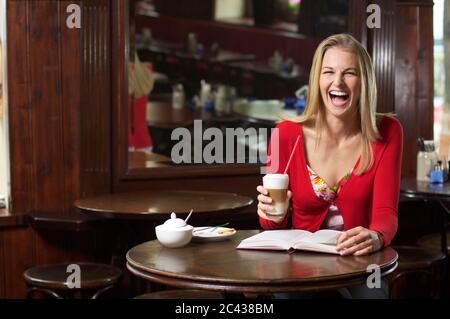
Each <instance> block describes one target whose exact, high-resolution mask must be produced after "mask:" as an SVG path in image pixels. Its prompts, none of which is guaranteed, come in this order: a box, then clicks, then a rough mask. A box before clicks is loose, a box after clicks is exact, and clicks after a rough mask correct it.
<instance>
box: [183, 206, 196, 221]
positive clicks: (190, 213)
mask: <svg viewBox="0 0 450 319" xmlns="http://www.w3.org/2000/svg"><path fill="white" fill-rule="evenodd" d="M193 211H194V209H191V211H190V212H189V215H188V217H186V219H185V220H184V222H185V223H186V224H187V221H188V219H189V217H191V215H192V212H193Z"/></svg>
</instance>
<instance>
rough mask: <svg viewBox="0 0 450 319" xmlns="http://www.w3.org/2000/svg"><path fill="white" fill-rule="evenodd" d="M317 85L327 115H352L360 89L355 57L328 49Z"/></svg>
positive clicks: (336, 49) (348, 53)
mask: <svg viewBox="0 0 450 319" xmlns="http://www.w3.org/2000/svg"><path fill="white" fill-rule="evenodd" d="M319 85H320V93H321V95H322V100H323V102H324V105H325V109H326V112H327V113H328V114H331V115H334V116H337V117H343V116H345V115H346V114H353V111H354V110H356V107H357V105H358V101H359V96H360V87H361V78H360V74H359V72H358V60H357V58H356V55H355V54H354V53H352V52H350V51H348V50H345V49H342V48H339V47H332V48H330V49H328V50H327V51H326V52H325V55H324V57H323V60H322V69H321V73H320V80H319Z"/></svg>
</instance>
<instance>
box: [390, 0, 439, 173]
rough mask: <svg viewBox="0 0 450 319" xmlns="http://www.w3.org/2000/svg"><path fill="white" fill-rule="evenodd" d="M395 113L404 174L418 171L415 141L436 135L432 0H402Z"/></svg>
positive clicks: (396, 65) (397, 53)
mask: <svg viewBox="0 0 450 319" xmlns="http://www.w3.org/2000/svg"><path fill="white" fill-rule="evenodd" d="M396 32H397V39H398V40H397V41H396V45H397V48H396V56H395V112H396V114H397V115H398V118H399V120H400V121H401V123H402V124H403V129H404V148H403V171H402V173H403V176H412V177H414V176H415V174H416V162H417V161H416V157H417V156H416V154H417V146H416V145H417V144H416V140H417V138H418V137H420V136H422V137H424V138H425V139H432V138H433V94H434V92H433V58H432V52H433V42H432V41H433V36H432V2H431V1H416V2H400V3H399V4H398V8H397V15H396Z"/></svg>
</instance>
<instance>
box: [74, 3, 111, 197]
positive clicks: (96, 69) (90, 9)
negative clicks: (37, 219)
mask: <svg viewBox="0 0 450 319" xmlns="http://www.w3.org/2000/svg"><path fill="white" fill-rule="evenodd" d="M82 4H83V7H82V8H83V11H82V15H83V28H82V29H81V33H82V41H83V42H82V53H83V54H82V57H81V58H82V68H83V70H82V89H81V92H82V93H81V105H80V111H81V123H80V125H81V128H80V129H81V130H80V133H81V141H82V148H81V170H82V171H81V197H86V196H89V195H93V194H97V193H108V192H110V190H111V22H110V21H111V17H110V16H111V5H112V4H111V1H109V0H90V1H83V2H82Z"/></svg>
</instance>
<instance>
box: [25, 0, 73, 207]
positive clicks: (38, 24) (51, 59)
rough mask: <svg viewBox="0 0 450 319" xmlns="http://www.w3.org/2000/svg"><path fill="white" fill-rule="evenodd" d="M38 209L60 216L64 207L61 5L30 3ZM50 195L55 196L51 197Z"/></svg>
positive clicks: (30, 60)
mask: <svg viewBox="0 0 450 319" xmlns="http://www.w3.org/2000/svg"><path fill="white" fill-rule="evenodd" d="M28 4H29V6H28V17H29V18H28V23H29V33H28V39H27V40H28V45H29V57H28V58H29V72H30V94H31V121H32V128H31V130H32V131H31V134H32V138H33V142H32V144H31V145H29V146H28V147H29V148H30V149H31V151H32V153H33V162H34V169H35V171H34V183H35V193H34V199H35V202H34V205H33V206H34V208H33V209H34V210H36V211H45V212H47V213H48V214H59V213H60V212H61V210H62V208H63V207H64V196H65V192H64V184H65V182H64V170H63V159H64V157H63V140H62V137H63V134H62V127H63V126H62V114H63V111H62V103H61V102H62V100H61V89H62V88H61V72H62V70H61V66H60V50H59V48H60V47H59V43H60V41H61V39H60V25H59V23H58V22H59V21H58V20H59V15H58V3H57V2H55V1H39V2H37V1H32V2H28ZM49 194H52V195H51V196H49Z"/></svg>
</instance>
